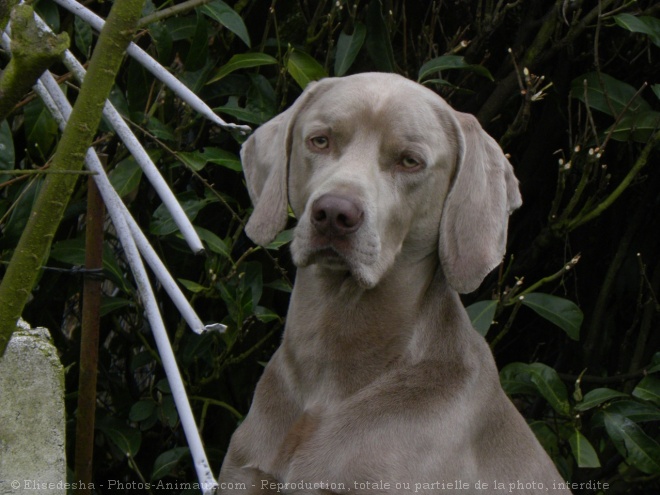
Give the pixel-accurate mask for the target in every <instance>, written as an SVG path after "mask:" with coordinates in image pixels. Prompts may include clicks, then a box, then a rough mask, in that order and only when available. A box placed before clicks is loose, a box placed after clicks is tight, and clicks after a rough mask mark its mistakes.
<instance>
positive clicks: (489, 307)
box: [465, 300, 497, 337]
mask: <svg viewBox="0 0 660 495" xmlns="http://www.w3.org/2000/svg"><path fill="white" fill-rule="evenodd" d="M465 309H466V311H467V313H468V316H469V317H470V321H471V322H472V326H473V327H474V329H475V330H476V331H477V332H478V333H479V335H483V336H484V337H485V336H486V334H487V333H488V329H489V328H490V326H491V324H492V323H493V318H494V317H495V310H496V309H497V301H494V300H490V301H479V302H476V303H474V304H470V305H469V306H468V307H467V308H465Z"/></svg>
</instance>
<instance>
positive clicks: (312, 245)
mask: <svg viewBox="0 0 660 495" xmlns="http://www.w3.org/2000/svg"><path fill="white" fill-rule="evenodd" d="M242 158H243V165H244V169H245V173H246V178H247V183H248V188H249V190H250V194H251V197H252V199H253V201H254V203H255V210H254V213H253V216H252V218H251V219H250V222H249V223H248V225H247V227H246V230H247V232H248V235H250V237H252V238H253V240H255V241H256V242H258V243H260V244H266V243H268V242H270V240H272V238H273V237H274V236H275V235H276V234H277V233H278V232H279V231H280V230H281V229H283V228H284V225H285V223H286V215H287V204H288V203H289V204H290V205H291V208H292V210H293V212H294V213H295V215H296V217H297V218H298V225H297V227H296V229H295V233H294V240H293V243H292V246H291V251H292V254H293V260H294V262H295V263H296V265H298V266H300V267H305V266H308V265H311V264H317V265H318V266H320V267H321V268H322V269H323V270H332V271H342V272H345V273H346V274H348V275H350V276H352V277H353V278H354V279H355V281H356V282H357V283H358V284H359V285H360V286H362V287H364V288H371V287H374V286H375V285H376V284H378V282H379V281H380V280H381V279H382V277H383V275H384V274H385V273H387V272H388V270H389V269H390V268H391V267H392V265H393V264H394V263H395V261H396V259H397V257H398V256H405V259H406V261H407V262H414V261H415V260H418V259H422V258H425V257H428V256H429V255H432V254H435V253H438V255H439V257H440V261H441V265H442V268H443V271H444V272H445V275H446V277H447V279H448V280H449V282H450V284H451V285H452V286H453V287H454V288H455V289H456V290H458V291H460V292H469V291H470V290H474V289H475V288H476V287H477V286H478V285H479V283H480V282H481V280H482V279H483V277H484V276H485V275H486V274H487V273H488V271H490V270H491V269H492V268H493V267H494V266H495V265H497V264H498V263H499V261H500V260H501V257H502V256H503V254H504V247H505V239H506V227H507V217H508V215H509V213H510V212H511V210H512V209H514V208H515V207H517V206H519V204H520V196H519V193H518V188H517V181H516V180H515V177H514V176H513V171H512V168H511V166H510V164H509V163H508V161H507V160H506V158H504V155H503V153H502V151H501V149H500V148H499V147H498V146H497V144H496V143H494V141H493V140H492V139H491V138H490V137H488V136H487V135H486V134H485V133H484V132H483V130H482V129H481V127H480V126H479V125H478V123H476V120H475V119H474V118H472V117H471V116H467V115H465V114H460V113H459V112H455V111H454V110H453V109H451V107H449V105H447V103H446V102H445V101H444V100H442V98H440V97H439V96H437V95H436V94H435V93H433V92H432V91H430V90H429V89H427V88H425V87H423V86H421V85H419V84H417V83H414V82H412V81H409V80H407V79H405V78H402V77H400V76H396V75H393V74H374V73H371V74H359V75H355V76H349V77H345V78H335V79H324V80H322V81H320V82H318V83H316V84H314V85H312V86H311V88H310V89H307V90H306V91H305V92H304V93H303V95H302V96H301V97H300V98H299V99H298V100H297V101H296V103H295V104H294V105H293V106H292V107H291V108H290V109H289V110H287V111H286V112H284V113H283V114H281V115H280V116H278V117H276V118H275V119H273V120H271V121H270V122H268V123H266V124H265V125H264V126H262V127H261V128H260V129H258V130H257V131H256V132H255V133H254V134H253V136H252V137H251V138H250V139H249V140H248V141H247V142H246V143H245V145H244V147H243V150H242Z"/></svg>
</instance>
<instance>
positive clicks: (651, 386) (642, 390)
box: [632, 374, 660, 406]
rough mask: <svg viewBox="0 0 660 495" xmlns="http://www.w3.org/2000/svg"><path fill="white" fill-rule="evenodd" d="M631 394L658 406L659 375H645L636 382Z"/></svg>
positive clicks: (659, 402) (659, 394)
mask: <svg viewBox="0 0 660 495" xmlns="http://www.w3.org/2000/svg"><path fill="white" fill-rule="evenodd" d="M632 394H633V395H634V396H635V397H637V398H638V399H642V400H646V401H649V402H653V403H654V404H655V405H656V406H660V376H658V375H657V374H655V375H648V376H645V377H644V378H642V380H641V381H640V382H639V384H637V386H636V387H635V389H634V390H633V392H632Z"/></svg>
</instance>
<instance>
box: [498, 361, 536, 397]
mask: <svg viewBox="0 0 660 495" xmlns="http://www.w3.org/2000/svg"><path fill="white" fill-rule="evenodd" d="M500 383H501V384H502V388H503V389H504V391H505V392H506V393H507V394H508V395H510V396H511V395H517V394H524V395H537V394H538V389H537V388H536V386H535V385H534V384H533V383H532V381H531V379H530V373H529V365H528V364H527V363H510V364H507V365H506V366H505V367H504V368H502V371H500Z"/></svg>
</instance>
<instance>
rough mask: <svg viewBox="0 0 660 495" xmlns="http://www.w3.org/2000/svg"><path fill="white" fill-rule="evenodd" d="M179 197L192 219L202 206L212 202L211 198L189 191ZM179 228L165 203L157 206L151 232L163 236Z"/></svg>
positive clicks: (185, 211) (187, 214) (186, 212)
mask: <svg viewBox="0 0 660 495" xmlns="http://www.w3.org/2000/svg"><path fill="white" fill-rule="evenodd" d="M177 199H179V202H180V203H181V207H182V208H183V211H184V213H185V214H186V216H187V217H188V218H189V219H190V220H194V219H195V218H196V217H197V214H198V213H199V212H200V211H201V210H202V208H204V207H205V206H206V205H208V204H209V203H211V200H210V199H207V198H198V197H197V196H196V195H194V194H189V193H184V194H182V195H180V196H179V197H178V198H177ZM177 230H178V227H177V225H176V223H174V219H173V218H172V215H171V214H170V212H169V211H168V210H167V208H166V207H165V205H163V204H161V205H160V206H159V207H158V208H156V211H155V212H154V214H153V216H152V218H151V223H150V224H149V232H151V233H152V234H156V235H161V236H162V235H168V234H172V233H174V232H176V231H177Z"/></svg>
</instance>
